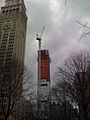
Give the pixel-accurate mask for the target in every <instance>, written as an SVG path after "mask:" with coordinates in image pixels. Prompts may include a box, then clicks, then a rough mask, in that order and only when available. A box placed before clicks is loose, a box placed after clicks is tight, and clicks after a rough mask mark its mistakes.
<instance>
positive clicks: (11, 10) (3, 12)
mask: <svg viewBox="0 0 90 120" xmlns="http://www.w3.org/2000/svg"><path fill="white" fill-rule="evenodd" d="M18 10H19V8H14V9H10V10H6V11H5V10H3V11H2V14H5V13H6V14H7V13H11V12H14V11H16V12H17V11H18Z"/></svg>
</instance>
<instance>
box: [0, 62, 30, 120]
mask: <svg viewBox="0 0 90 120" xmlns="http://www.w3.org/2000/svg"><path fill="white" fill-rule="evenodd" d="M31 79H32V73H31V72H30V73H29V72H27V71H26V70H24V68H23V67H22V65H21V64H19V63H18V62H17V61H12V62H10V63H7V64H5V65H3V66H0V101H1V104H0V113H1V114H2V117H3V118H4V119H5V120H8V119H9V117H10V116H14V117H15V116H17V115H18V113H19V115H20V112H18V110H20V109H22V103H23V100H24V97H26V96H27V94H28V95H30V94H29V90H30V88H31V86H32V85H31ZM16 111H17V112H16Z"/></svg>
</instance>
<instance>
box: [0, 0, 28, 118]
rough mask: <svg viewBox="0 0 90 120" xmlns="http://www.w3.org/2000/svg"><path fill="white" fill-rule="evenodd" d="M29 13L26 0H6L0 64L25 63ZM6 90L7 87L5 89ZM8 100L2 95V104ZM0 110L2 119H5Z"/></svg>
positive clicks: (0, 26) (1, 16)
mask: <svg viewBox="0 0 90 120" xmlns="http://www.w3.org/2000/svg"><path fill="white" fill-rule="evenodd" d="M26 28H27V15H26V7H25V4H24V0H5V6H4V7H1V12H0V66H1V65H4V64H6V63H8V62H10V61H12V60H13V59H15V60H17V61H18V62H19V63H20V64H21V65H23V64H24V54H25V42H26ZM4 91H5V89H4ZM0 96H1V91H0ZM2 101H3V102H5V101H6V100H5V99H4V100H2V99H1V97H0V104H1V103H2ZM1 116H2V111H0V120H3V118H2V117H1Z"/></svg>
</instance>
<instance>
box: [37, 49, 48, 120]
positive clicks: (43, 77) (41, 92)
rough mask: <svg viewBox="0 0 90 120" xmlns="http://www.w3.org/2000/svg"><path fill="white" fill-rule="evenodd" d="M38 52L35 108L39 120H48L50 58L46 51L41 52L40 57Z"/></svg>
mask: <svg viewBox="0 0 90 120" xmlns="http://www.w3.org/2000/svg"><path fill="white" fill-rule="evenodd" d="M39 52H40V51H39ZM39 52H38V78H39V79H38V83H37V85H38V86H37V100H38V101H37V102H38V106H37V107H38V113H39V117H41V119H48V118H49V115H50V56H49V51H48V50H41V56H39ZM39 57H40V58H39ZM39 60H40V61H39Z"/></svg>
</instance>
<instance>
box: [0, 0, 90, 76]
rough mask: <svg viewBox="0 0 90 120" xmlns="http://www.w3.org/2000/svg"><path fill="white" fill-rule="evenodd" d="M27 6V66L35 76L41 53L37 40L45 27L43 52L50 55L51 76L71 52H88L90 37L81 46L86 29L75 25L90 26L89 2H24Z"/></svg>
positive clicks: (84, 0) (69, 0)
mask: <svg viewBox="0 0 90 120" xmlns="http://www.w3.org/2000/svg"><path fill="white" fill-rule="evenodd" d="M2 4H3V2H1V5H2ZM25 4H26V8H27V16H28V23H27V39H26V54H25V64H26V65H27V66H28V68H29V69H31V70H32V71H33V72H34V74H35V75H36V74H37V73H36V71H37V68H36V66H37V64H36V62H37V49H38V42H37V41H36V40H35V38H36V34H37V33H40V32H41V30H42V27H43V26H45V31H44V34H43V37H42V49H48V50H49V52H50V57H51V59H52V63H51V75H52V74H53V73H54V72H55V71H56V68H57V66H58V65H62V64H63V62H64V60H65V58H67V56H68V55H69V54H70V53H71V52H72V51H77V49H82V48H89V46H90V39H88V38H90V36H87V39H85V38H84V39H81V40H80V41H79V42H78V39H79V37H80V35H81V34H82V33H83V32H85V31H86V30H87V29H84V28H82V27H81V26H80V25H79V24H77V23H76V21H80V22H81V23H83V24H86V25H87V26H89V25H90V0H67V4H66V5H65V1H64V0H25ZM1 5H0V6H1ZM36 76H37V75H36Z"/></svg>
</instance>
